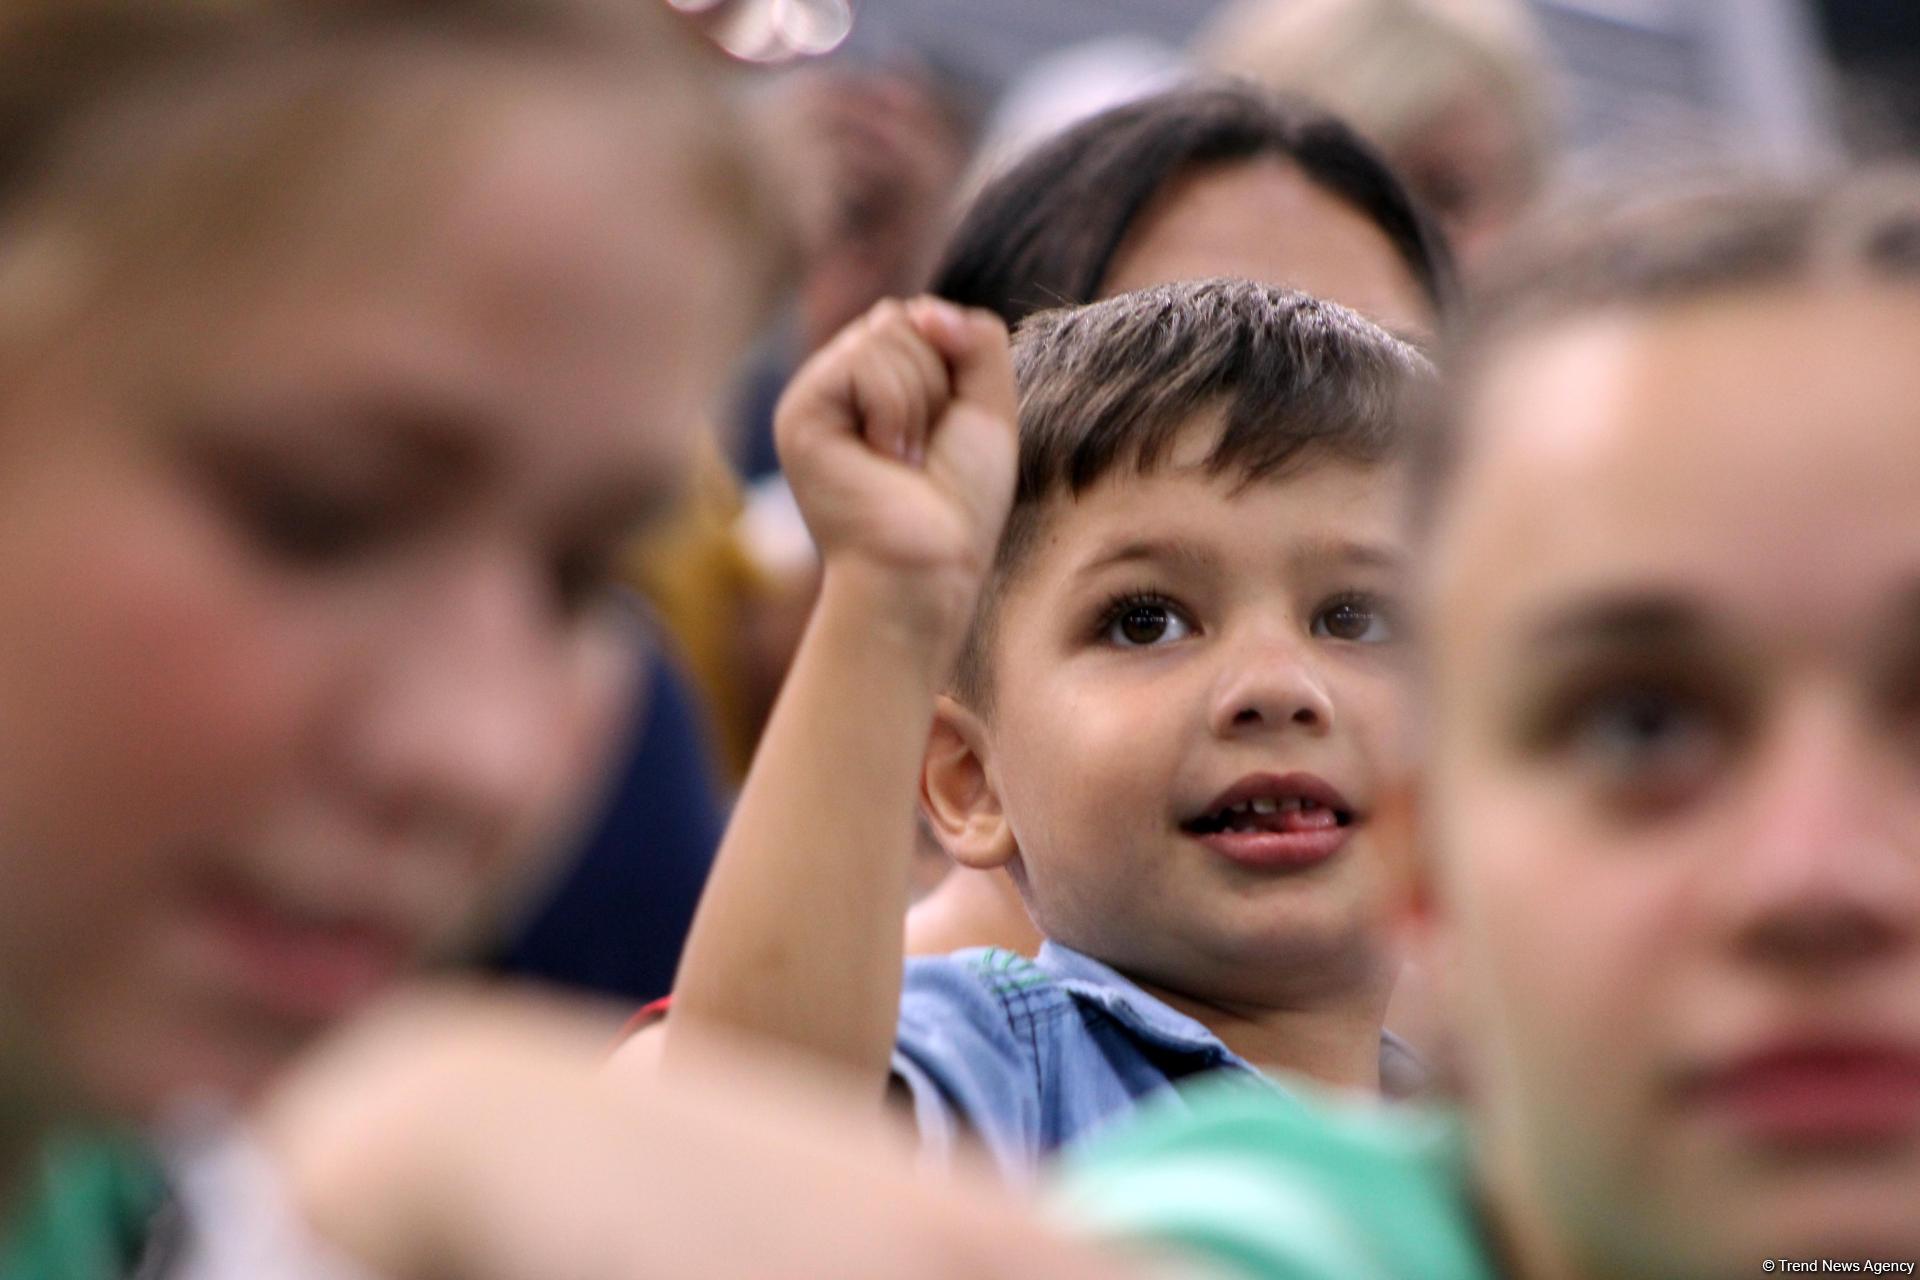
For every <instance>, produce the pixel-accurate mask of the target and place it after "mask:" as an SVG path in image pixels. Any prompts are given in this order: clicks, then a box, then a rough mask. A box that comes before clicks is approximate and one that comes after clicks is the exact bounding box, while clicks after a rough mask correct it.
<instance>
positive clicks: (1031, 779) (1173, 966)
mask: <svg viewBox="0 0 1920 1280" xmlns="http://www.w3.org/2000/svg"><path fill="white" fill-rule="evenodd" d="M1213 432H1214V427H1213V424H1212V423H1211V421H1202V422H1199V423H1196V425H1195V426H1194V427H1193V428H1192V429H1190V430H1188V431H1187V432H1186V433H1185V434H1184V435H1183V436H1182V437H1181V438H1180V440H1179V443H1178V445H1177V446H1176V448H1175V449H1174V451H1173V453H1172V456H1171V457H1170V458H1169V459H1168V460H1167V462H1166V463H1165V464H1163V465H1162V466H1161V467H1160V468H1159V469H1157V470H1156V471H1155V472H1153V473H1151V474H1148V475H1144V476H1137V475H1134V474H1132V473H1131V472H1124V471H1116V472H1115V473H1114V474H1112V475H1110V476H1108V477H1106V478H1104V479H1103V480H1101V481H1100V482H1099V483H1097V484H1096V485H1094V486H1093V487H1092V488H1091V489H1089V490H1088V491H1087V492H1085V493H1084V494H1082V495H1081V496H1080V497H1078V498H1077V499H1072V500H1069V499H1064V498H1062V499H1057V500H1055V507H1054V509H1053V510H1051V511H1049V512H1048V513H1047V514H1046V516H1045V520H1046V524H1045V527H1044V529H1043V531H1042V532H1041V535H1040V539H1039V541H1038V543H1037V545H1036V547H1035V548H1034V549H1033V551H1032V552H1031V553H1030V556H1029V558H1028V559H1027V560H1026V562H1025V563H1024V564H1023V565H1021V566H1019V567H1017V568H1016V570H1015V576H1014V578H1013V580H1012V581H1011V582H1010V583H1009V584H1008V588H1007V593H1006V595H1005V596H1004V597H1003V599H1002V601H1001V604H1000V611H999V614H998V625H997V629H996V634H995V636H994V641H993V650H992V662H993V675H992V678H993V681H994V684H993V710H992V714H991V716H990V717H989V719H988V722H987V724H986V725H985V726H984V728H983V730H982V732H983V733H984V735H985V738H986V749H985V752H984V755H985V758H986V762H987V764H986V769H987V777H988V782H989V785H990V787H991V789H992V791H993V793H994V794H995V796H997V798H998V800H999V802H1000V804H1001V805H1002V806H1003V807H1004V814H1005V819H1006V823H1007V825H1008V828H1009V829H1010V834H1011V838H1012V843H1013V844H1014V845H1015V846H1016V847H1017V854H1018V863H1017V869H1018V871H1019V873H1020V874H1021V875H1022V877H1023V879H1024V883H1025V887H1026V890H1027V893H1028V900H1029V904H1030V906H1031V909H1032V911H1033V913H1034V917H1035V919H1036V921H1037V922H1038V923H1039V925H1040V926H1041V928H1042V930H1043V932H1045V933H1046V934H1047V936H1049V937H1052V938H1056V939H1058V940H1060V941H1061V942H1064V943H1066V944H1067V945H1069V946H1072V947H1074V948H1076V949H1079V950H1082V951H1085V952H1087V953H1089V954H1091V955H1093V956H1095V957H1097V958H1099V959H1101V960H1103V961H1106V962H1107V963H1109V964H1112V965H1114V966H1115V967H1117V968H1119V969H1121V970H1122V971H1124V972H1126V973H1127V974H1129V975H1130V976H1132V977H1134V978H1136V979H1138V980H1140V981H1143V982H1146V983H1148V984H1151V985H1153V986H1157V987H1160V988H1163V989H1167V990H1170V991H1172V992H1176V993H1179V994H1183V995H1188V996H1193V997H1198V998H1201V999H1209V1000H1220V1001H1229V1000H1231V1001H1245V1002H1249V1003H1253V1004H1257V1005H1268V1004H1271V1003H1275V1002H1280V1001H1291V1000H1299V1001H1310V1000H1313V999H1315V998H1317V997H1319V996H1322V995H1324V994H1327V993H1329V992H1333V991H1345V990H1349V989H1351V988H1352V987H1353V986H1354V985H1355V984H1356V983H1365V982H1371V981H1375V980H1377V979H1379V976H1380V974H1381V973H1382V972H1384V967H1383V965H1382V963H1381V958H1380V950H1381V949H1380V947H1379V945H1378V943H1379V938H1378V925H1379V915H1380V909H1381V900H1382V894H1383V888H1384V883H1385V874H1384V868H1383V867H1382V866H1381V865H1380V863H1379V859H1378V856H1377V854H1376V850H1375V848H1374V842H1373V839H1372V832H1371V828H1370V818H1371V817H1372V815H1373V812H1374V807H1375V805H1376V803H1377V801H1378V800H1379V798H1380V795H1379V789H1380V786H1381V784H1382V781H1383V779H1384V778H1385V777H1386V776H1387V775H1388V773H1389V770H1390V768H1391V767H1392V764H1393V762H1394V761H1395V760H1396V758H1397V756H1398V753H1399V745H1400V744H1399V736H1400V729H1401V723H1400V716H1401V700H1402V689H1401V685H1402V680H1403V673H1402V669H1401V660H1400V645H1399V643H1398V641H1397V639H1396V637H1395V635H1394V630H1393V629H1394V627H1395V625H1396V623H1397V616H1398V613H1399V609H1398V598H1399V593H1400V574H1401V561H1402V557H1401V540H1400V536H1399V532H1398V521H1397V517H1398V500H1399V488H1400V486H1399V483H1398V481H1399V477H1398V474H1397V472H1395V471H1393V470H1391V469H1382V468H1378V467H1366V466H1360V465H1357V464H1352V463H1347V462H1343V461H1337V460H1322V459H1309V460H1307V461H1306V463H1305V465H1303V466H1302V467H1301V468H1300V469H1299V470H1298V471H1297V472H1296V473H1294V474H1293V475H1291V476H1289V477H1287V478H1285V479H1281V480H1277V481H1270V482H1259V483H1254V484H1251V485H1247V484H1243V483H1242V482H1240V481H1238V480H1237V479H1235V478H1233V477H1210V476H1208V475H1207V474H1206V472H1205V471H1204V470H1203V469H1202V468H1201V467H1200V465H1199V463H1200V461H1201V460H1202V459H1203V458H1204V457H1205V455H1206V453H1207V451H1208V448H1209V446H1210V445H1211V444H1212V437H1213ZM1236 804H1238V805H1239V806H1240V809H1239V810H1238V811H1236V812H1232V813H1229V812H1227V810H1228V808H1229V807H1230V806H1234V805H1236Z"/></svg>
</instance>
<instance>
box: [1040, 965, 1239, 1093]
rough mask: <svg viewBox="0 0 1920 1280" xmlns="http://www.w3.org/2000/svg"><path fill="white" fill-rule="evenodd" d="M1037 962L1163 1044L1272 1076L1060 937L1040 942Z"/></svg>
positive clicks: (1137, 1032) (1070, 990) (1066, 987)
mask: <svg viewBox="0 0 1920 1280" xmlns="http://www.w3.org/2000/svg"><path fill="white" fill-rule="evenodd" d="M1034 962H1035V963H1036V964H1037V965H1039V967H1040V968H1041V969H1043V970H1045V971H1046V972H1047V974H1048V975H1050V976H1051V977H1052V978H1053V980H1054V981H1055V982H1057V983H1058V984H1059V985H1060V988H1061V990H1063V991H1065V992H1067V994H1069V995H1071V996H1072V997H1073V998H1074V999H1076V1000H1079V1001H1082V1002H1084V1003H1087V1004H1092V1005H1097V1006H1098V1007H1099V1008H1101V1009H1103V1010H1105V1011H1106V1013H1107V1015H1108V1016H1109V1017H1111V1018H1112V1019H1113V1020H1114V1021H1115V1022H1117V1023H1119V1024H1120V1025H1121V1026H1123V1027H1125V1028H1126V1029H1127V1030H1128V1031H1129V1032H1131V1033H1132V1034H1133V1035H1134V1036H1136V1037H1138V1038H1139V1039H1141V1040H1143V1041H1145V1042H1147V1043H1148V1044H1151V1045H1153V1046H1155V1047H1157V1048H1161V1049H1170V1050H1173V1051H1174V1052H1176V1053H1183V1054H1192V1055H1195V1056H1199V1057H1205V1058H1208V1059H1211V1064H1210V1065H1213V1066H1216V1067H1233V1068H1237V1069H1239V1070H1241V1071H1245V1072H1248V1073H1250V1074H1252V1075H1254V1076H1257V1077H1259V1078H1260V1079H1262V1080H1265V1079H1266V1076H1265V1075H1264V1074H1263V1073H1262V1072H1261V1071H1260V1070H1259V1069H1258V1068H1256V1067H1255V1066H1254V1065H1253V1064H1252V1063H1250V1062H1248V1061H1247V1060H1246V1059H1245V1058H1242V1057H1241V1056H1240V1055H1239V1054H1237V1053H1235V1052H1234V1051H1233V1050H1231V1049H1229V1048H1227V1046H1226V1044H1225V1042H1224V1041H1222V1040H1221V1039H1220V1037H1219V1036H1216V1035H1215V1034H1213V1032H1211V1031H1209V1030H1207V1028H1206V1026H1205V1025H1204V1024H1202V1023H1200V1022H1198V1021H1196V1020H1195V1019H1193V1018H1189V1017H1188V1016H1187V1015H1186V1014H1184V1013H1181V1012H1180V1011H1179V1010H1178V1009H1175V1008H1174V1007H1173V1006H1172V1005H1169V1004H1168V1003H1167V1002H1166V1001H1164V1000H1160V999H1157V998H1156V997H1154V996H1150V995H1148V994H1147V993H1146V992H1144V991H1142V990H1141V989H1140V988H1139V987H1138V986H1136V985H1135V984H1134V983H1133V982H1132V981H1131V980H1130V979H1128V978H1125V977H1122V976H1121V975H1120V974H1119V973H1117V972H1115V971H1114V970H1113V969H1111V968H1109V967H1108V966H1106V965H1104V964H1102V963H1100V962H1099V961H1098V960H1095V959H1094V958H1093V957H1092V956H1088V955H1082V954H1081V953H1080V952H1078V951H1075V950H1074V949H1073V948H1071V947H1063V946H1061V945H1060V944H1059V943H1057V942H1045V943H1042V944H1041V946H1040V953H1039V955H1037V956H1035V957H1034Z"/></svg>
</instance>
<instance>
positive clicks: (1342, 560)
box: [1293, 537, 1407, 570]
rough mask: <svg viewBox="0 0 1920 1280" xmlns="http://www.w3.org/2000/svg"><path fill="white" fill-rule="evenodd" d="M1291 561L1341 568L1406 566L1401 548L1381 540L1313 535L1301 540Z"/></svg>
mask: <svg viewBox="0 0 1920 1280" xmlns="http://www.w3.org/2000/svg"><path fill="white" fill-rule="evenodd" d="M1293 558H1294V560H1295V562H1296V563H1298V564H1302V565H1314V566H1319V565H1338V566H1340V567H1342V568H1359V569H1393V570H1400V569H1404V568H1406V565H1407V557H1406V554H1405V553H1404V552H1402V551H1401V550H1400V548H1398V547H1396V546H1392V545H1390V544H1388V543H1384V542H1364V541H1361V540H1359V539H1357V538H1337V537H1328V538H1315V539H1312V540H1310V541H1307V542H1303V543H1301V544H1300V545H1299V546H1298V547H1297V548H1296V549H1295V551H1294V556H1293Z"/></svg>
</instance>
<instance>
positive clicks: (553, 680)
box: [341, 559, 616, 846]
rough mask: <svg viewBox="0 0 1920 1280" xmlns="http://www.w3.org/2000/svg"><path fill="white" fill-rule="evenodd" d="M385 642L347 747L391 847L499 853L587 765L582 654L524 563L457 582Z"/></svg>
mask: <svg viewBox="0 0 1920 1280" xmlns="http://www.w3.org/2000/svg"><path fill="white" fill-rule="evenodd" d="M378 635H379V639H378V640H376V641H375V642H374V643H373V646H372V647H373V650H374V652H372V653H370V654H369V655H368V661H367V662H366V664H365V666H364V668H363V672H364V674H363V676H362V680H361V684H360V686H359V687H358V689H357V690H356V691H355V693H356V696H355V698H354V700H353V706H352V708H351V710H350V712H349V714H348V716H347V721H346V726H345V729H344V733H343V740H342V744H341V745H342V749H343V750H344V751H345V752H346V754H347V769H348V774H349V777H350V778H351V779H352V785H353V787H354V789H355V796H354V800H355V802H356V803H358V804H360V805H361V806H363V812H364V814H365V816H366V817H367V819H368V820H369V821H371V822H372V823H374V824H375V825H377V826H379V827H382V828H384V829H385V831H386V834H387V835H389V836H391V837H394V838H402V839H404V838H409V837H411V836H414V835H420V834H425V835H431V836H432V837H433V838H435V839H439V840H453V841H455V842H457V843H461V844H466V843H472V844H475V845H477V846H481V845H487V844H490V843H493V842H496V841H497V840H498V839H499V838H500V837H501V836H502V835H504V834H506V833H507V832H509V831H510V830H513V829H515V828H518V827H520V826H523V825H524V824H525V823H526V821H527V819H528V817H529V816H530V815H531V814H532V813H533V812H534V811H536V810H538V809H540V808H541V806H542V805H543V804H544V803H545V802H546V801H547V800H548V799H549V798H550V797H551V796H552V795H553V794H554V793H555V791H556V788H557V787H558V786H559V784H560V781H561V780H562V779H563V778H564V777H565V775H566V774H567V773H568V771H569V770H570V769H573V768H578V767H579V766H580V757H581V754H582V753H581V749H580V747H581V744H580V741H579V740H580V739H581V738H582V736H583V735H584V734H585V732H586V728H585V725H586V722H587V721H589V720H590V719H591V718H592V717H591V716H590V715H589V714H588V713H587V709H586V703H587V701H588V699H587V696H586V693H585V691H583V689H582V687H581V686H582V679H581V671H580V665H581V664H580V662H579V660H578V657H577V655H576V653H575V649H576V648H577V644H576V643H575V642H573V641H572V640H571V638H570V637H569V636H567V635H566V634H565V633H564V632H563V631H562V630H561V629H559V628H557V627H556V624H555V622H554V619H553V611H552V606H551V604H550V603H549V602H548V601H546V600H544V599H542V598H541V593H540V592H539V591H538V590H537V589H536V587H535V585H534V584H532V583H531V582H529V581H527V580H526V577H525V575H520V574H517V573H515V572H514V571H513V570H512V567H511V565H510V564H507V563H491V562H487V561H484V560H480V559H476V560H475V562H474V563H473V564H472V565H470V566H468V567H466V568H464V569H463V570H462V571H461V572H459V573H458V574H453V573H449V574H446V575H445V576H444V577H443V578H442V579H441V580H440V581H439V582H438V583H436V585H435V588H434V594H433V595H432V596H430V597H428V598H423V599H420V600H418V601H416V602H415V607H414V608H413V609H411V610H410V611H409V614H408V616H407V617H405V618H404V619H395V620H393V621H392V622H391V624H390V625H386V626H382V627H380V628H378ZM607 683H609V684H612V683H616V681H608V682H607Z"/></svg>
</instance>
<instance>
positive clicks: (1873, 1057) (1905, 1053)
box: [1680, 1039, 1920, 1147]
mask: <svg viewBox="0 0 1920 1280" xmlns="http://www.w3.org/2000/svg"><path fill="white" fill-rule="evenodd" d="M1680 1093H1681V1100H1682V1103H1683V1105H1684V1106H1686V1107H1687V1108H1688V1109H1690V1110H1692V1111H1694V1112H1696V1113H1699V1114H1703V1115H1705V1116H1707V1117H1709V1118H1711V1119H1714V1120H1716V1121H1719V1122H1722V1123H1726V1124H1729V1125H1731V1126H1732V1127H1733V1128H1734V1129H1735V1130H1737V1131H1738V1132H1740V1133H1741V1134H1743V1135H1745V1136H1747V1137H1749V1138H1752V1139H1754V1140H1757V1141H1759V1142H1761V1143H1763V1144H1767V1145H1779V1146H1797V1147H1819V1146H1836V1145H1840V1146H1844V1145H1859V1144H1863V1143H1882V1142H1887V1141H1891V1140H1895V1139H1901V1138H1906V1139H1915V1140H1920V1046H1915V1045H1910V1044H1898V1043H1893V1042H1887V1041H1874V1040H1864V1039H1862V1040H1831V1039H1828V1040H1807V1041H1798V1042H1795V1041H1784V1042H1780V1043H1778V1044H1774V1045H1770V1046H1767V1047H1765V1048H1762V1049H1759V1050H1757V1051H1755V1052H1752V1053H1748V1054H1743V1055H1740V1056H1738V1057H1735V1058H1731V1059H1729V1060H1727V1061H1725V1062H1723V1063H1720V1064H1717V1065H1714V1066H1711V1067H1709V1068H1706V1069H1703V1070H1700V1071H1697V1072H1694V1073H1691V1074H1690V1075H1689V1076H1688V1077H1686V1078H1685V1079H1684V1080H1683V1082H1682V1085H1681V1090H1680Z"/></svg>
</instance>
